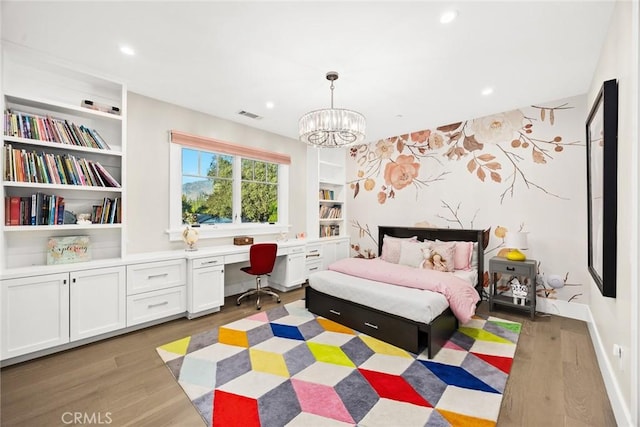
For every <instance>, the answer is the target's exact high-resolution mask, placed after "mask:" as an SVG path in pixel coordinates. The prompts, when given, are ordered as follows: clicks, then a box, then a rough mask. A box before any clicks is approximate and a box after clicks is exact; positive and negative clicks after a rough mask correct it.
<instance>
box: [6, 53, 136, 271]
mask: <svg viewBox="0 0 640 427" xmlns="http://www.w3.org/2000/svg"><path fill="white" fill-rule="evenodd" d="M2 73H3V77H4V79H3V85H2V109H3V111H4V120H3V149H2V166H3V181H2V197H3V200H4V203H5V206H4V209H2V210H0V212H1V213H0V215H1V218H2V221H1V222H0V224H2V231H3V237H4V239H3V241H4V244H3V245H2V256H1V260H2V267H3V268H18V267H25V266H31V265H45V264H46V250H47V242H48V240H49V238H50V237H55V236H72V235H84V236H89V237H90V241H91V245H92V257H93V259H110V258H120V257H122V256H124V245H123V242H124V238H125V227H124V220H123V219H124V217H125V212H126V210H125V208H126V204H125V202H124V201H125V200H126V198H125V197H124V196H125V188H126V186H125V181H126V180H125V155H124V153H125V147H126V87H125V86H124V85H123V84H122V83H119V82H115V81H112V80H110V79H106V78H102V77H99V76H95V75H92V74H89V73H84V72H82V71H78V70H77V68H76V67H72V66H69V65H68V64H64V63H61V62H60V61H57V60H51V59H43V56H42V55H35V54H33V53H31V52H28V51H23V50H21V49H20V48H18V47H16V46H7V47H6V48H5V49H3V56H2ZM92 104H93V105H109V106H113V107H114V108H111V109H108V110H107V111H100V110H98V109H96V108H95V107H93V105H92ZM25 232H28V233H25Z"/></svg>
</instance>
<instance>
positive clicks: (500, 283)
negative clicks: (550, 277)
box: [489, 257, 537, 320]
mask: <svg viewBox="0 0 640 427" xmlns="http://www.w3.org/2000/svg"><path fill="white" fill-rule="evenodd" d="M536 266H537V262H536V261H535V260H532V259H528V260H526V261H510V260H508V259H506V258H501V257H493V258H491V259H490V260H489V311H493V308H494V306H495V305H502V306H506V307H513V308H518V309H521V310H526V311H529V312H530V313H531V320H534V319H535V316H536ZM522 285H524V286H526V287H527V290H526V293H518V291H523V289H522Z"/></svg>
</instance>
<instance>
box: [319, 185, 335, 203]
mask: <svg viewBox="0 0 640 427" xmlns="http://www.w3.org/2000/svg"><path fill="white" fill-rule="evenodd" d="M334 195H335V193H334V192H333V190H328V189H325V188H321V189H320V193H319V197H320V200H334Z"/></svg>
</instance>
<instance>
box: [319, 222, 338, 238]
mask: <svg viewBox="0 0 640 427" xmlns="http://www.w3.org/2000/svg"><path fill="white" fill-rule="evenodd" d="M339 235H340V226H339V225H338V224H332V225H321V226H320V237H332V236H339Z"/></svg>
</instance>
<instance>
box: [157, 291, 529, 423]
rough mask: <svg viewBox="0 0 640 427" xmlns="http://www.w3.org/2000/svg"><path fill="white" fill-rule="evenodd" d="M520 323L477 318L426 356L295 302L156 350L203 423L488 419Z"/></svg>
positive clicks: (496, 404) (493, 418)
mask: <svg viewBox="0 0 640 427" xmlns="http://www.w3.org/2000/svg"><path fill="white" fill-rule="evenodd" d="M520 326H521V325H520V324H519V323H514V322H510V321H506V320H502V319H498V318H495V317H489V318H488V319H484V318H480V317H475V318H474V319H472V320H471V321H470V322H469V323H467V324H465V325H461V326H460V328H459V329H458V331H457V332H456V333H455V334H454V335H453V336H452V338H451V339H450V340H449V342H448V343H447V344H446V345H445V347H444V348H442V349H441V350H440V351H439V352H438V354H437V355H436V356H435V357H434V358H433V359H431V360H429V359H427V357H426V355H423V354H421V355H415V354H412V353H407V352H406V351H404V350H401V349H399V348H397V347H394V346H392V345H389V344H386V343H384V342H382V341H379V340H377V339H374V338H371V337H369V336H367V335H364V334H361V333H358V332H356V331H354V330H352V329H349V328H346V327H344V326H342V325H339V324H337V323H334V322H332V321H330V320H327V319H324V318H322V317H317V316H315V315H313V314H311V313H309V312H308V311H307V310H306V309H305V307H304V301H303V300H300V301H296V302H293V303H290V304H287V305H284V306H280V307H277V308H274V309H272V310H269V311H266V312H260V313H256V314H255V315H252V316H250V317H247V318H245V319H242V320H238V321H236V322H233V323H230V324H228V325H225V326H221V327H219V328H217V329H215V330H211V331H207V332H203V333H199V334H197V335H193V336H190V337H186V338H183V339H181V340H178V341H174V342H171V343H169V344H166V345H163V346H161V347H159V348H158V349H157V351H158V354H159V355H160V357H162V359H163V360H164V362H165V363H166V365H167V367H168V368H169V370H170V371H171V373H172V374H173V375H174V377H175V378H176V380H177V381H178V383H179V384H180V385H181V386H182V388H183V389H184V391H185V393H186V394H187V396H188V397H189V399H191V402H192V403H193V404H194V405H195V407H196V408H197V409H198V411H199V412H200V414H201V415H202V418H203V419H204V421H205V423H206V424H207V425H209V426H225V427H226V426H243V427H249V426H260V425H262V426H268V427H271V426H304V427H312V426H328V425H331V426H354V425H357V426H405V427H408V426H474V427H477V426H493V425H495V422H496V420H497V419H498V413H499V411H500V403H501V401H502V393H503V392H504V388H505V385H506V382H507V378H508V376H509V371H510V369H511V363H512V361H513V355H514V353H515V350H516V343H517V341H518V336H519V334H520Z"/></svg>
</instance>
